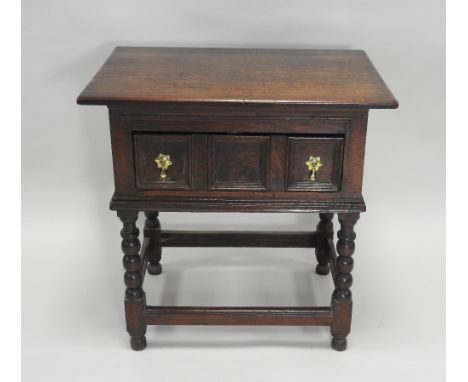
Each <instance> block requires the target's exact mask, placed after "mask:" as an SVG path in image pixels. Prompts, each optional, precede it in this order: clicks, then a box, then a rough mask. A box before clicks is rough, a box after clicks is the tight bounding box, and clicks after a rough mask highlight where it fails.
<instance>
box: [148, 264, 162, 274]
mask: <svg viewBox="0 0 468 382" xmlns="http://www.w3.org/2000/svg"><path fill="white" fill-rule="evenodd" d="M147 269H148V273H149V274H150V275H159V274H160V273H161V272H162V266H161V264H159V263H157V264H148V267H147Z"/></svg>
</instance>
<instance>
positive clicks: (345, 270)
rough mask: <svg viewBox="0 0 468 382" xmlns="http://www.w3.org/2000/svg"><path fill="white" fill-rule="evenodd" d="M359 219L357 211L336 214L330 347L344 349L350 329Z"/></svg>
mask: <svg viewBox="0 0 468 382" xmlns="http://www.w3.org/2000/svg"><path fill="white" fill-rule="evenodd" d="M358 219H359V213H341V214H338V220H339V222H340V225H341V229H340V230H339V231H338V243H337V245H336V250H337V252H338V258H337V259H336V264H335V271H336V274H335V280H334V281H335V291H334V292H333V296H332V309H333V321H332V324H331V328H330V329H331V334H332V336H333V339H332V343H331V345H332V348H333V349H335V350H345V349H346V344H347V340H346V337H347V335H348V334H349V332H350V330H351V314H352V309H353V300H352V295H351V290H350V288H351V285H352V283H353V277H352V275H351V271H352V270H353V263H354V261H353V258H352V257H351V256H352V255H353V253H354V239H355V238H356V234H355V232H354V225H355V224H356V222H357V220H358Z"/></svg>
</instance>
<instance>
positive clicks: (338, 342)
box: [331, 337, 348, 351]
mask: <svg viewBox="0 0 468 382" xmlns="http://www.w3.org/2000/svg"><path fill="white" fill-rule="evenodd" d="M347 343H348V341H347V340H346V338H337V337H333V339H332V342H331V346H332V348H333V349H335V350H337V351H343V350H346V345H347Z"/></svg>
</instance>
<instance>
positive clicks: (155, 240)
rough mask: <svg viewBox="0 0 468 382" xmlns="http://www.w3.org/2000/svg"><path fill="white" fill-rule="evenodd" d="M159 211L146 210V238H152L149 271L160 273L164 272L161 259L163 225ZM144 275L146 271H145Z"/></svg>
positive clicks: (149, 249)
mask: <svg viewBox="0 0 468 382" xmlns="http://www.w3.org/2000/svg"><path fill="white" fill-rule="evenodd" d="M158 215H159V213H158V212H154V211H146V212H145V216H146V220H145V230H144V235H145V239H151V240H150V242H151V245H149V247H148V273H149V274H150V275H159V274H160V273H161V272H162V266H161V264H160V261H161V252H162V248H161V225H160V223H159V219H158ZM143 275H144V272H143Z"/></svg>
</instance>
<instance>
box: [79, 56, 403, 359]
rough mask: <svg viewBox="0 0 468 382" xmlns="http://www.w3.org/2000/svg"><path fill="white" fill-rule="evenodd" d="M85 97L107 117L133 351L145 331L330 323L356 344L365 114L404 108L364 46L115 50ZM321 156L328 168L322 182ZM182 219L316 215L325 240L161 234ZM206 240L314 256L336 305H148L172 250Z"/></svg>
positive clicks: (309, 235)
mask: <svg viewBox="0 0 468 382" xmlns="http://www.w3.org/2000/svg"><path fill="white" fill-rule="evenodd" d="M77 102H78V103H79V104H94V105H107V107H108V111H109V121H110V133H111V143H112V157H113V168H114V181H115V192H114V195H113V196H112V199H111V202H110V208H111V209H112V210H116V211H117V215H118V216H119V218H120V220H121V221H122V223H123V229H122V231H121V236H122V239H123V240H122V251H123V253H124V260H123V263H124V267H125V276H124V280H125V285H126V292H125V312H126V322H127V331H128V332H129V334H130V344H131V347H132V348H133V349H135V350H141V349H143V348H145V347H146V337H145V334H146V326H147V325H323V326H329V327H330V331H331V334H332V337H333V338H332V347H333V348H334V349H336V350H344V349H345V348H346V346H347V336H348V334H349V332H350V328H351V315H352V295H351V289H350V288H351V285H352V275H351V271H352V269H353V258H352V257H351V256H352V255H353V252H354V240H355V233H354V225H355V224H356V222H357V220H358V218H359V214H360V213H361V212H364V211H365V209H366V206H365V203H364V200H363V197H362V180H363V169H364V153H365V143H366V132H367V121H368V113H369V110H370V109H374V108H396V107H397V106H398V103H397V101H396V100H395V98H394V97H393V95H392V94H391V93H390V91H389V90H388V88H387V87H386V85H385V84H384V82H383V80H382V79H381V78H380V76H379V74H378V73H377V71H376V70H375V68H374V67H373V65H372V63H371V62H370V61H369V59H368V57H367V55H366V53H365V52H363V51H358V50H271V49H208V48H204V49H192V48H190V49H189V48H130V47H118V48H116V49H115V50H114V52H113V53H112V55H111V56H110V57H109V59H108V60H107V61H106V63H105V64H104V65H103V66H102V68H101V69H100V70H99V72H98V73H97V74H96V76H95V77H94V78H93V80H92V81H91V82H90V83H89V85H88V86H87V87H86V88H85V89H84V90H83V92H82V93H81V95H80V96H79V97H78V100H77ZM160 154H163V155H166V156H169V157H170V162H171V163H170V166H169V167H168V168H167V170H165V171H166V174H165V175H166V177H164V176H161V175H162V172H161V171H162V170H161V168H159V167H158V165H157V162H155V159H156V158H157V157H158V156H159V155H160ZM311 156H313V157H320V160H321V163H322V166H321V167H320V168H319V170H318V171H317V172H316V174H315V177H311V173H310V170H309V169H308V168H307V166H306V161H308V160H309V158H310V157H311ZM159 166H161V164H159ZM163 175H164V174H163ZM178 211H181V212H309V213H311V212H314V213H319V218H320V222H319V223H318V225H317V230H316V232H235V231H234V232H229V231H228V232H225V231H214V232H199V231H164V230H163V231H161V225H160V222H159V212H178ZM139 212H145V216H146V220H145V225H144V240H143V243H142V245H140V241H139V239H138V234H139V232H138V228H137V227H136V221H137V217H138V213H139ZM334 213H337V214H338V220H339V223H340V226H341V227H340V230H339V232H338V242H337V246H336V249H335V243H334V229H333V222H332V219H333V214H334ZM198 246H203V247H285V248H299V247H301V248H315V256H316V259H317V262H318V264H317V266H316V273H318V274H320V275H326V274H329V273H331V276H332V277H333V282H334V287H335V290H334V292H333V294H332V299H331V304H330V306H329V307H181V306H179V307H167V306H159V307H158V306H148V305H146V298H145V292H144V290H143V281H144V277H145V274H146V271H148V273H149V274H153V275H156V274H159V273H161V271H162V267H161V263H160V262H161V253H162V248H163V247H198ZM140 247H141V248H140ZM337 254H338V255H337ZM214 287H215V286H214Z"/></svg>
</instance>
